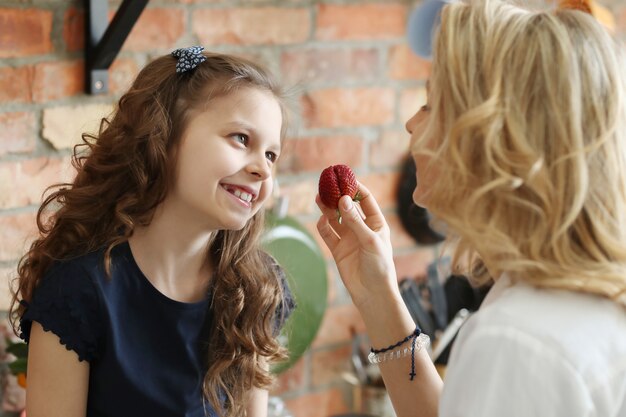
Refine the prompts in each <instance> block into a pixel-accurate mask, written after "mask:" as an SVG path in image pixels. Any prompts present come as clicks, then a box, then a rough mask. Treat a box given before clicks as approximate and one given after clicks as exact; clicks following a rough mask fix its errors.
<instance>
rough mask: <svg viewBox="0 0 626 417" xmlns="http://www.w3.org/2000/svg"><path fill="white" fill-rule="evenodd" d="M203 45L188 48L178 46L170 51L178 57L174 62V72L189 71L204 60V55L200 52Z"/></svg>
mask: <svg viewBox="0 0 626 417" xmlns="http://www.w3.org/2000/svg"><path fill="white" fill-rule="evenodd" d="M202 51H204V47H202V46H190V47H189V48H179V49H176V50H175V51H173V52H172V56H174V57H175V58H178V62H177V63H176V73H177V74H182V73H183V72H187V71H190V70H192V69H194V68H195V67H197V66H198V65H200V64H201V63H203V62H204V61H206V57H205V56H204V55H203V54H202Z"/></svg>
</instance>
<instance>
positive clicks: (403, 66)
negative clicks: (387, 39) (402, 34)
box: [388, 44, 431, 80]
mask: <svg viewBox="0 0 626 417" xmlns="http://www.w3.org/2000/svg"><path fill="white" fill-rule="evenodd" d="M430 70H431V62H430V61H428V60H425V59H422V58H420V57H418V56H417V55H416V54H415V53H413V51H411V49H410V48H409V47H408V45H406V44H402V45H396V46H394V47H392V48H391V51H389V64H388V75H389V77H390V78H392V79H396V80H426V79H428V77H430Z"/></svg>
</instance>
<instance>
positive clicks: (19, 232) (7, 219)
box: [0, 213, 37, 261]
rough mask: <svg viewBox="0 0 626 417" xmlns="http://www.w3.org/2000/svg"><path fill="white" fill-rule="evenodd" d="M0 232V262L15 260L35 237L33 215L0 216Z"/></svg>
mask: <svg viewBox="0 0 626 417" xmlns="http://www.w3.org/2000/svg"><path fill="white" fill-rule="evenodd" d="M0 230H2V239H0V261H14V260H17V259H19V258H21V257H22V255H23V254H24V253H25V251H26V249H27V248H28V247H29V245H30V243H31V242H32V240H33V239H34V238H35V237H37V224H36V223H35V213H21V214H12V215H5V216H0Z"/></svg>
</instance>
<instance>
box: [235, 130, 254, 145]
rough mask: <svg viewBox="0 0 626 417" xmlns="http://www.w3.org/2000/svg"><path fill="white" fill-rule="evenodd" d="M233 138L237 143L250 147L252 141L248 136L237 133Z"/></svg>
mask: <svg viewBox="0 0 626 417" xmlns="http://www.w3.org/2000/svg"><path fill="white" fill-rule="evenodd" d="M232 137H233V138H234V139H235V141H237V142H239V143H241V144H242V145H248V141H249V140H250V139H249V138H248V135H244V134H243V133H235V134H233V135H232Z"/></svg>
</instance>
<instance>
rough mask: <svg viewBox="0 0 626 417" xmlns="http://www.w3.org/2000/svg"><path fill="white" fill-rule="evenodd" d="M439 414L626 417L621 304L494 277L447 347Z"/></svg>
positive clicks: (625, 314) (625, 322)
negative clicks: (451, 345)
mask: <svg viewBox="0 0 626 417" xmlns="http://www.w3.org/2000/svg"><path fill="white" fill-rule="evenodd" d="M439 409H440V412H439V415H440V417H460V416H463V417H472V416H476V417H479V416H480V417H518V416H519V417H522V416H524V417H528V416H550V417H583V416H585V417H596V416H597V417H626V309H624V308H623V307H620V306H618V305H617V304H616V303H613V302H611V301H610V300H608V299H604V298H601V297H596V296H592V295H587V294H578V293H573V292H568V291H557V290H540V289H536V288H533V287H530V286H528V285H525V284H515V285H513V284H511V282H510V281H509V280H508V279H507V278H506V277H503V278H501V279H500V280H498V281H497V282H496V284H494V286H493V288H492V289H491V290H490V292H489V294H488V295H487V297H486V299H485V301H484V302H483V305H482V306H481V308H480V310H479V311H478V312H477V313H475V314H474V315H473V316H472V317H471V318H470V319H469V320H468V321H467V322H466V323H465V325H464V326H463V328H462V329H461V331H460V332H459V335H458V337H457V340H456V341H455V343H454V346H453V348H452V353H451V356H450V360H449V362H448V367H447V371H446V375H445V378H444V389H443V393H442V397H441V402H440V408H439Z"/></svg>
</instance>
